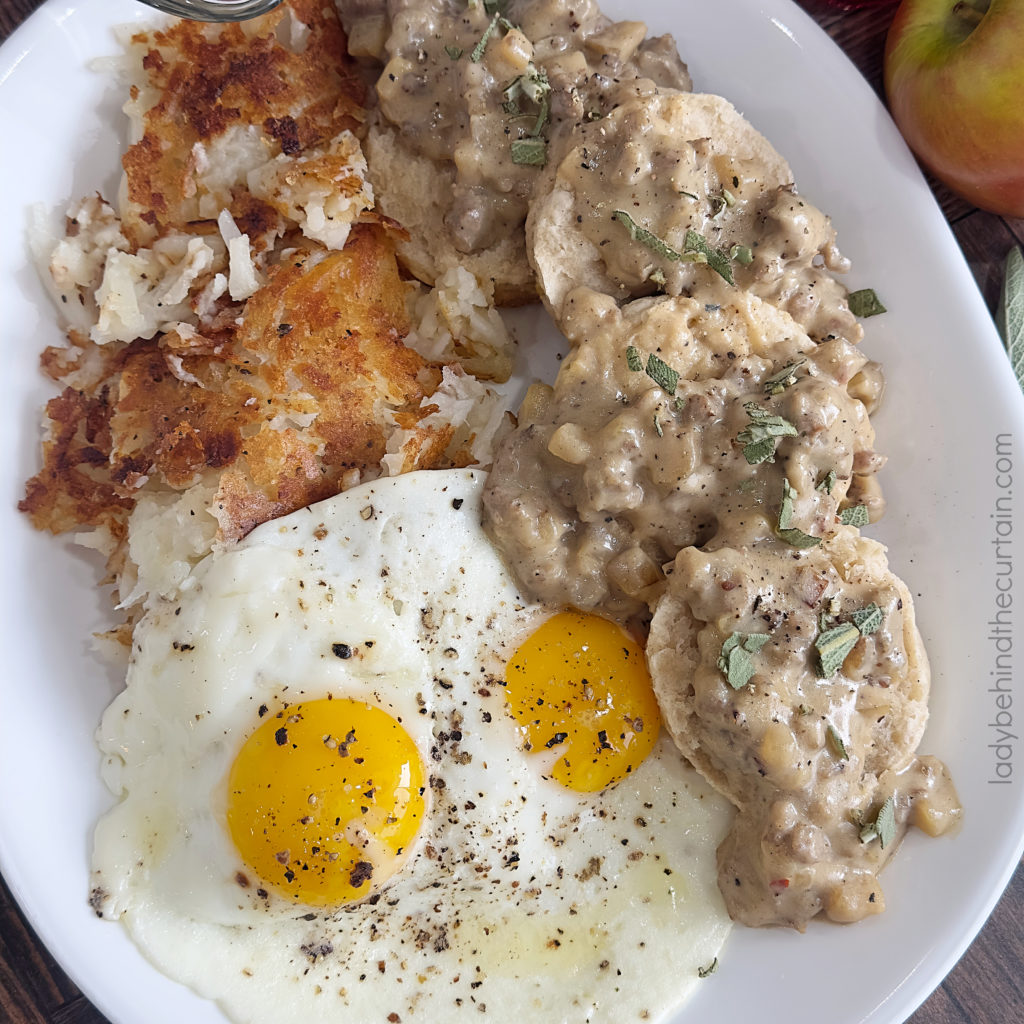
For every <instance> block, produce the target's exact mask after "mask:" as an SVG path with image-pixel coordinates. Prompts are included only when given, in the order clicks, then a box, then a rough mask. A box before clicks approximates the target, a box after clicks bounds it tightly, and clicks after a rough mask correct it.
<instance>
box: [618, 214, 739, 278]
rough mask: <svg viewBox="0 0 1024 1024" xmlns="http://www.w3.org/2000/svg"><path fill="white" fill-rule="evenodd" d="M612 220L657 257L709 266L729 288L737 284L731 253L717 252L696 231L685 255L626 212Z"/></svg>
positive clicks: (688, 236)
mask: <svg viewBox="0 0 1024 1024" xmlns="http://www.w3.org/2000/svg"><path fill="white" fill-rule="evenodd" d="M612 219H613V220H617V221H618V222H619V223H620V224H622V225H623V226H624V227H625V228H626V230H627V231H628V232H629V237H630V238H632V239H633V241H634V242H639V243H640V244H641V245H643V246H645V247H646V248H648V249H650V250H651V252H653V253H654V254H655V255H657V256H661V257H662V258H663V259H666V260H668V261H669V262H670V263H706V264H707V265H708V266H709V267H710V268H711V269H712V270H713V271H715V273H717V274H718V275H719V276H721V277H722V278H724V279H725V280H726V281H727V282H728V283H729V284H735V283H736V282H735V280H734V279H733V276H732V267H731V265H730V263H729V255H728V253H724V252H722V251H721V250H720V249H715V248H714V247H713V246H712V245H711V244H710V243H709V242H708V240H707V239H706V238H705V237H704V236H703V235H700V234H698V233H697V232H696V231H693V230H688V231H687V232H686V240H685V244H684V245H683V251H682V252H680V251H679V250H678V249H673V248H672V246H671V245H669V244H668V242H666V241H665V240H664V239H662V238H659V237H658V236H657V235H656V234H654V232H652V231H648V230H647V229H646V228H644V227H641V226H640V225H639V224H637V222H636V221H635V220H633V218H632V217H630V215H629V214H628V213H626V211H625V210H615V211H614V212H613V213H612Z"/></svg>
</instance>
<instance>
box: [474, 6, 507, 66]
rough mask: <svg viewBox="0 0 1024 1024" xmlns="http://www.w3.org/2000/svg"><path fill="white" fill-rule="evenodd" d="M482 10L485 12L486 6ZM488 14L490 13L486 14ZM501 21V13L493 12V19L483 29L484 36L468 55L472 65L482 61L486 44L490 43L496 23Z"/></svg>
mask: <svg viewBox="0 0 1024 1024" xmlns="http://www.w3.org/2000/svg"><path fill="white" fill-rule="evenodd" d="M484 10H487V7H486V5H485V6H484ZM487 13H488V14H490V11H488V12H487ZM500 19H501V12H500V11H495V12H494V17H493V18H491V22H490V24H489V25H488V26H487V28H485V29H484V34H483V35H482V36H481V37H480V42H478V43H477V44H476V46H474V47H473V52H472V53H471V54H470V55H469V59H470V60H471V61H472V62H473V63H474V64H479V63H480V61H482V60H483V59H484V50H486V49H487V43H488V42H489V41H490V38H491V36H492V35H493V34H494V30H495V29H496V28H497V27H498V21H499V20H500Z"/></svg>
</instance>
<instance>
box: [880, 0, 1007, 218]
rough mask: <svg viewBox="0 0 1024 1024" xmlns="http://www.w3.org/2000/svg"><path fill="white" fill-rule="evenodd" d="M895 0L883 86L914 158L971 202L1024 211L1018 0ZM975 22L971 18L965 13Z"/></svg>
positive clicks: (994, 208)
mask: <svg viewBox="0 0 1024 1024" xmlns="http://www.w3.org/2000/svg"><path fill="white" fill-rule="evenodd" d="M974 5H977V6H978V7H980V8H981V10H982V11H984V13H981V11H978V10H974V12H973V15H972V11H971V10H967V11H963V8H965V7H967V6H968V5H967V4H961V5H960V11H961V12H962V13H956V12H954V8H957V0H903V3H901V4H900V7H899V9H898V10H897V12H896V15H895V18H894V20H893V22H892V25H891V27H890V29H889V35H888V38H887V40H886V46H885V57H884V68H885V91H886V94H887V96H888V99H889V109H890V110H891V112H892V116H893V118H894V120H895V121H896V124H897V125H898V126H899V129H900V131H901V132H902V133H903V137H904V138H905V139H906V140H907V143H908V144H909V146H910V148H911V149H912V150H913V151H914V152H915V153H916V154H917V156H918V157H919V158H920V160H921V162H922V163H923V164H924V165H925V166H926V167H927V168H928V169H929V170H930V171H931V172H932V173H933V174H934V175H935V176H936V177H937V178H938V179H939V180H940V181H943V182H945V184H947V185H948V186H949V187H950V188H951V189H953V191H954V192H957V193H959V194H960V195H961V196H963V197H964V198H965V199H966V200H968V201H969V202H971V203H973V204H974V205H975V206H980V207H982V208H983V209H986V210H991V211H992V212H994V213H998V214H1002V215H1004V216H1010V217H1024V0H991V3H990V4H989V5H988V9H987V11H986V10H984V8H985V4H984V0H972V4H971V6H972V7H973V6H974ZM974 22H976V24H975V23H974Z"/></svg>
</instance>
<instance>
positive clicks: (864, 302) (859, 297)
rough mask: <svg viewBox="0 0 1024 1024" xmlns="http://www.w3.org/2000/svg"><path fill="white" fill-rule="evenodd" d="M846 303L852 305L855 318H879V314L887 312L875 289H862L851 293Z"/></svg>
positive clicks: (851, 309) (851, 308) (851, 310)
mask: <svg viewBox="0 0 1024 1024" xmlns="http://www.w3.org/2000/svg"><path fill="white" fill-rule="evenodd" d="M846 301H847V302H848V303H849V304H850V312H851V313H852V314H853V315H854V316H859V317H869V316H878V314H879V313H884V312H885V311H886V309H885V306H883V305H882V300H881V299H879V297H878V296H877V295H876V294H875V289H874V288H861V289H860V290H859V291H855V292H850V294H849V296H848V297H847V300H846Z"/></svg>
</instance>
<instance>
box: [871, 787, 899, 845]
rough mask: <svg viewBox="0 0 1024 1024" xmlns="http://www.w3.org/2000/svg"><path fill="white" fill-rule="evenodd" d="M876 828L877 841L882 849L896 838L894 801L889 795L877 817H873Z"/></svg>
mask: <svg viewBox="0 0 1024 1024" xmlns="http://www.w3.org/2000/svg"><path fill="white" fill-rule="evenodd" d="M875 828H876V829H877V830H878V841H879V842H880V843H881V844H882V849H883V850H884V849H885V848H886V847H887V846H888V845H889V844H890V843H891V842H892V841H893V840H894V839H895V838H896V801H895V800H894V799H893V798H892V797H891V796H890V797H886V799H885V803H884V804H882V807H881V810H879V812H878V817H877V818H876V819H875Z"/></svg>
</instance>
